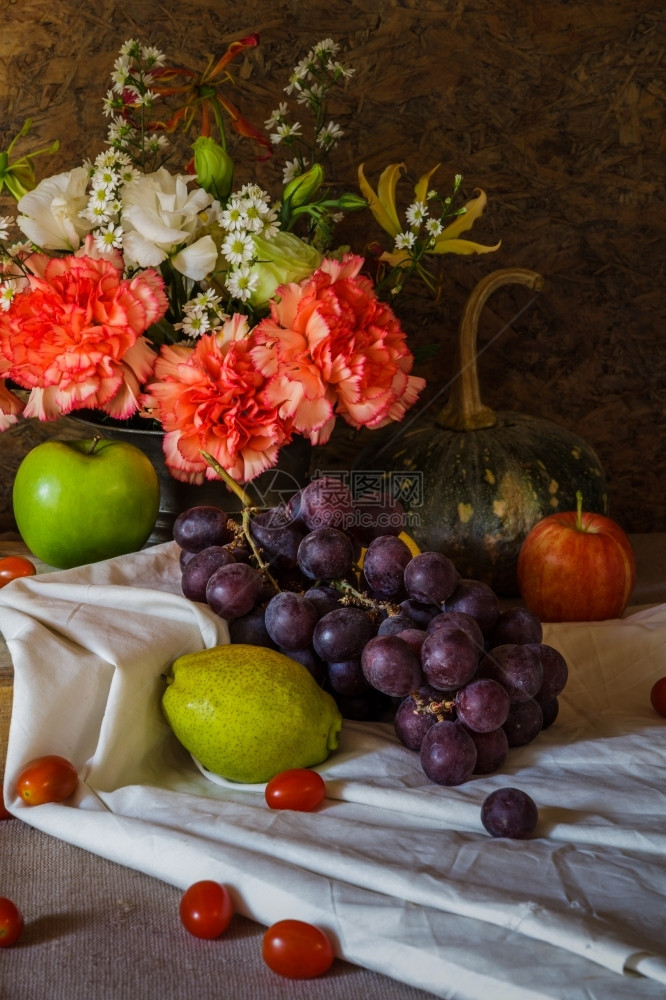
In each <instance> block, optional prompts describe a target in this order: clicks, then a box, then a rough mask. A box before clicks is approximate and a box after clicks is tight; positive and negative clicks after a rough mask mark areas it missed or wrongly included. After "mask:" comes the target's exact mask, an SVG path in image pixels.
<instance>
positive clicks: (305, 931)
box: [261, 920, 335, 979]
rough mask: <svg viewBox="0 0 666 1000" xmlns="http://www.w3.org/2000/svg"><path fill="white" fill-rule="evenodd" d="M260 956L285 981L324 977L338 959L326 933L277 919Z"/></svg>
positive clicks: (302, 924)
mask: <svg viewBox="0 0 666 1000" xmlns="http://www.w3.org/2000/svg"><path fill="white" fill-rule="evenodd" d="M261 954H262V958H263V960H264V962H265V963H266V965H267V966H268V968H269V969H272V970H273V972H277V974H278V975H279V976H284V977H285V978H286V979H313V978H314V977H315V976H321V975H323V973H324V972H327V971H328V970H329V969H330V967H331V965H332V964H333V960H334V958H335V953H334V951H333V945H332V944H331V942H330V940H329V939H328V937H327V936H326V934H324V932H323V931H322V930H320V929H319V928H318V927H314V926H313V925H312V924H307V923H305V921H303V920H278V922H277V923H276V924H273V925H272V927H269V928H268V930H267V931H266V933H265V934H264V939H263V943H262V949H261Z"/></svg>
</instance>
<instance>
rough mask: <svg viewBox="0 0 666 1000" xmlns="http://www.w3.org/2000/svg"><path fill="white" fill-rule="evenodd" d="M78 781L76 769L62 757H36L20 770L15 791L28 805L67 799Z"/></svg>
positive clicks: (48, 755) (51, 755)
mask: <svg viewBox="0 0 666 1000" xmlns="http://www.w3.org/2000/svg"><path fill="white" fill-rule="evenodd" d="M78 781H79V777H78V775H77V773H76V769H75V768H74V765H73V764H70V762H69V761H68V760H65V758H64V757H58V755H57V754H47V755H46V756H45V757H36V758H35V760H31V761H30V763H29V764H27V765H26V767H24V769H23V770H22V771H21V773H20V775H19V778H18V781H17V782H16V791H17V792H18V794H19V795H20V796H21V798H22V799H23V801H24V802H27V803H28V805H29V806H41V805H43V803H44V802H63V801H64V800H65V799H68V798H69V797H70V795H71V794H72V792H73V791H74V789H75V788H76V786H77V784H78Z"/></svg>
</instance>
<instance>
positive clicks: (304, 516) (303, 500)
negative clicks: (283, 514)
mask: <svg viewBox="0 0 666 1000" xmlns="http://www.w3.org/2000/svg"><path fill="white" fill-rule="evenodd" d="M292 500H294V498H292ZM290 504H291V501H290V503H289V504H287V509H288V512H289V514H290V515H293V513H294V508H296V507H297V508H298V515H297V516H298V519H299V520H300V521H302V522H303V524H304V525H305V527H306V528H307V530H308V531H314V529H315V528H339V529H340V530H345V529H348V528H349V527H351V525H353V523H354V499H353V497H352V495H351V492H350V490H349V487H348V486H347V485H346V484H345V483H344V482H343V481H342V479H339V478H336V477H335V476H322V477H321V478H319V479H313V480H312V482H311V483H308V484H307V486H304V487H303V489H302V490H300V492H299V496H298V500H297V501H296V500H294V504H293V506H292V507H290Z"/></svg>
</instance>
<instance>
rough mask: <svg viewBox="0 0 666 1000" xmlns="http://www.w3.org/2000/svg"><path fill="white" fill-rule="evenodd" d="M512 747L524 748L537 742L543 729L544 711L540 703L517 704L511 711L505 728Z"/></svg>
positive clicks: (521, 702)
mask: <svg viewBox="0 0 666 1000" xmlns="http://www.w3.org/2000/svg"><path fill="white" fill-rule="evenodd" d="M502 728H503V729H504V732H505V733H506V738H507V739H508V741H509V746H510V747H524V746H526V745H527V744H528V743H531V742H532V740H535V739H536V738H537V736H538V735H539V733H540V732H541V730H542V729H543V709H542V708H541V705H540V704H539V702H538V701H535V700H534V699H533V698H531V699H530V700H529V701H520V702H515V703H514V704H512V705H511V708H510V709H509V714H508V715H507V717H506V722H505V723H504V725H503V727H502Z"/></svg>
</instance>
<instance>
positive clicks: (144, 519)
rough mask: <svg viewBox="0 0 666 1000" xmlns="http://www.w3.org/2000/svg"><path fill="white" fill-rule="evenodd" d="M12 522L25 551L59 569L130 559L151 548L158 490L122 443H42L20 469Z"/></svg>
mask: <svg viewBox="0 0 666 1000" xmlns="http://www.w3.org/2000/svg"><path fill="white" fill-rule="evenodd" d="M12 500H13V505H14V517H15V518H16V524H17V526H18V529H19V532H20V533H21V537H22V539H23V541H24V542H25V544H26V545H27V546H28V548H29V549H30V551H31V552H32V553H33V554H34V555H35V556H37V558H38V559H41V560H42V561H43V562H45V563H47V564H48V565H49V566H55V567H57V568H59V569H69V568H70V567H71V566H81V565H83V564H84V563H91V562H97V561H98V560H100V559H110V558H111V557H113V556H119V555H123V554H124V553H126V552H135V551H136V550H137V549H140V548H141V546H142V545H143V544H144V543H145V542H146V541H147V540H148V538H149V536H150V533H151V531H152V530H153V527H154V526H155V521H156V520H157V513H158V510H159V501H160V487H159V480H158V478H157V472H156V471H155V468H154V466H153V465H152V463H151V461H150V459H149V458H147V457H146V455H144V453H143V452H142V451H141V450H140V449H139V448H137V447H135V445H133V444H127V443H126V442H124V441H108V440H105V439H104V438H99V437H96V438H93V439H92V440H90V439H88V440H83V441H55V440H53V441H44V442H43V444H39V445H37V447H36V448H33V449H32V451H29V452H28V454H27V455H26V456H25V458H24V459H23V461H22V462H21V464H20V465H19V467H18V470H17V472H16V478H15V480H14V489H13V495H12Z"/></svg>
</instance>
